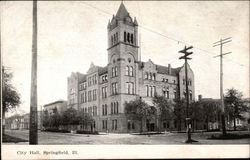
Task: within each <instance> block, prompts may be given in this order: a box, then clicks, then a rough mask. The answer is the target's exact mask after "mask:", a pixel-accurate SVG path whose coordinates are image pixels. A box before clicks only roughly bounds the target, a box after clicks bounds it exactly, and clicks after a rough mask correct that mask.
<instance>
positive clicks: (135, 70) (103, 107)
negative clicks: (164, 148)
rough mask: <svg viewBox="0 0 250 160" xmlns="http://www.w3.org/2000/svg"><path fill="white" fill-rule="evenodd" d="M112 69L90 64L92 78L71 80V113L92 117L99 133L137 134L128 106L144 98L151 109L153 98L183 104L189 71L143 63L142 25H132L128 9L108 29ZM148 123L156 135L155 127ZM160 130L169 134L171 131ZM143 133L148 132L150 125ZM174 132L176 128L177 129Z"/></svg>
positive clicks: (190, 80)
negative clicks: (125, 104)
mask: <svg viewBox="0 0 250 160" xmlns="http://www.w3.org/2000/svg"><path fill="white" fill-rule="evenodd" d="M107 32H108V49H107V52H108V53H107V54H108V55H107V56H108V64H107V65H106V66H104V67H100V66H96V65H94V64H93V63H92V64H91V66H90V68H89V70H88V72H87V73H86V74H82V73H79V72H74V73H71V75H70V77H68V92H67V94H68V95H67V96H68V107H73V108H75V109H77V110H83V111H84V112H87V113H90V114H91V115H92V116H93V118H94V120H95V122H94V124H93V127H94V129H95V130H97V131H105V132H106V131H108V132H117V133H122V132H138V131H139V129H140V126H139V122H137V121H133V120H131V119H129V118H128V117H126V115H125V114H124V109H125V106H124V103H125V102H129V101H131V100H135V99H136V98H142V100H144V101H145V102H146V103H148V104H149V105H152V106H153V103H152V98H153V97H154V96H155V95H156V94H157V95H164V96H166V97H167V98H168V99H174V98H177V97H181V98H184V97H185V95H186V89H185V68H184V65H183V66H181V67H179V68H172V67H171V65H170V64H168V65H167V66H162V65H157V64H155V63H154V62H152V61H151V60H150V59H149V60H148V61H147V62H142V61H140V58H139V54H138V50H139V47H140V46H139V44H138V22H137V20H136V18H134V19H132V18H131V16H130V14H129V13H128V11H127V9H126V8H125V6H124V4H123V3H121V5H120V7H119V9H118V11H117V13H116V15H115V16H113V18H112V20H111V21H110V22H109V23H108V26H107ZM188 76H189V78H188V85H189V96H190V99H194V97H195V96H194V95H195V93H194V73H193V71H192V70H191V68H190V66H189V65H188ZM147 123H149V126H150V130H156V127H157V126H156V121H155V120H152V121H150V122H147ZM163 123H164V124H160V125H162V126H163V128H165V129H167V127H169V125H166V123H165V122H163ZM144 124H145V125H144V126H143V129H144V130H145V131H146V130H147V129H148V128H147V127H146V123H144ZM174 127H176V126H174Z"/></svg>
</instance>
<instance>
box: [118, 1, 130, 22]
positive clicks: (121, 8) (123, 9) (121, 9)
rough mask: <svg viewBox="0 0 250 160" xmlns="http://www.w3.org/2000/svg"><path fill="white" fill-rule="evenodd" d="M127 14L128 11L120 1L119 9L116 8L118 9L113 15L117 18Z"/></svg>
mask: <svg viewBox="0 0 250 160" xmlns="http://www.w3.org/2000/svg"><path fill="white" fill-rule="evenodd" d="M127 16H129V13H128V11H127V9H126V7H125V6H124V4H123V2H122V3H121V5H120V7H119V9H118V11H117V13H116V16H115V17H116V18H117V19H123V18H125V17H127Z"/></svg>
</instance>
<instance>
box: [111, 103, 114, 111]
mask: <svg viewBox="0 0 250 160" xmlns="http://www.w3.org/2000/svg"><path fill="white" fill-rule="evenodd" d="M111 114H114V106H113V102H111Z"/></svg>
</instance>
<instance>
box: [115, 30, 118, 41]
mask: <svg viewBox="0 0 250 160" xmlns="http://www.w3.org/2000/svg"><path fill="white" fill-rule="evenodd" d="M115 35H116V43H117V42H118V32H116V34H115Z"/></svg>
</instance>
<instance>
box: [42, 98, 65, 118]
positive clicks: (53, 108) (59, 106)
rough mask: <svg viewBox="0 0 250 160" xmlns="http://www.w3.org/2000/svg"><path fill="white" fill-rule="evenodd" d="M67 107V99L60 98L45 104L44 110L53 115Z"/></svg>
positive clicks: (60, 112)
mask: <svg viewBox="0 0 250 160" xmlns="http://www.w3.org/2000/svg"><path fill="white" fill-rule="evenodd" d="M66 109H67V101H64V100H58V101H55V102H51V103H48V104H45V105H44V106H43V111H47V112H48V115H53V114H54V113H56V112H57V113H58V114H62V113H63V112H64V111H65V110H66Z"/></svg>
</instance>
